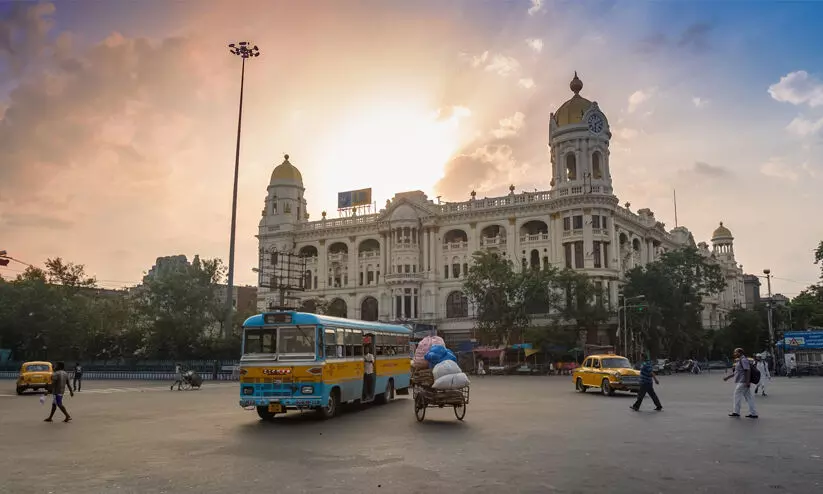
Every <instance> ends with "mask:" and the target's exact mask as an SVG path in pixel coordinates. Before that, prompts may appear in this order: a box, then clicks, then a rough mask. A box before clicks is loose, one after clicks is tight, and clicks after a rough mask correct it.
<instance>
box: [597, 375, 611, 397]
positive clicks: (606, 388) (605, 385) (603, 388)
mask: <svg viewBox="0 0 823 494" xmlns="http://www.w3.org/2000/svg"><path fill="white" fill-rule="evenodd" d="M600 392H601V393H603V395H604V396H614V390H613V389H612V387H611V385H610V384H609V380H608V379H603V382H601V383H600Z"/></svg>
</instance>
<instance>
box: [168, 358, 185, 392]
mask: <svg viewBox="0 0 823 494" xmlns="http://www.w3.org/2000/svg"><path fill="white" fill-rule="evenodd" d="M175 384H176V385H177V391H180V389H181V388H182V387H183V366H182V365H180V364H175V365H174V382H173V383H172V384H171V386H169V390H174V385H175Z"/></svg>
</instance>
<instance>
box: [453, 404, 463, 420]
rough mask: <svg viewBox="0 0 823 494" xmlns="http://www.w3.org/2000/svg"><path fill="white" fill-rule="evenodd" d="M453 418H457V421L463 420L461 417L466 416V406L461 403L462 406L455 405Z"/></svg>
mask: <svg viewBox="0 0 823 494" xmlns="http://www.w3.org/2000/svg"><path fill="white" fill-rule="evenodd" d="M454 416H455V417H457V420H463V417H465V416H466V404H465V403H463V404H462V405H455V406H454Z"/></svg>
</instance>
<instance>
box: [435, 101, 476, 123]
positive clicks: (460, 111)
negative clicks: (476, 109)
mask: <svg viewBox="0 0 823 494" xmlns="http://www.w3.org/2000/svg"><path fill="white" fill-rule="evenodd" d="M471 115H472V111H471V110H470V109H468V108H466V107H465V106H460V105H450V106H444V107H442V108H439V109H438V110H437V115H436V116H435V120H437V121H438V122H445V121H446V120H451V119H461V118H466V117H470V116H471Z"/></svg>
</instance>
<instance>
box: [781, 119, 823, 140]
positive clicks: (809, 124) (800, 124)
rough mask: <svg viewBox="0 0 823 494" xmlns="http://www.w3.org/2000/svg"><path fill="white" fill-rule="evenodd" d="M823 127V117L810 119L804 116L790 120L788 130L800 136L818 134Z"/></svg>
mask: <svg viewBox="0 0 823 494" xmlns="http://www.w3.org/2000/svg"><path fill="white" fill-rule="evenodd" d="M821 129H823V118H820V119H819V120H809V119H806V118H803V117H795V118H794V120H792V121H791V122H789V125H787V126H786V130H788V131H789V132H791V133H792V134H795V135H797V136H799V137H808V136H812V135H817V134H818V133H819V132H820V131H821Z"/></svg>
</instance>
